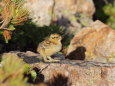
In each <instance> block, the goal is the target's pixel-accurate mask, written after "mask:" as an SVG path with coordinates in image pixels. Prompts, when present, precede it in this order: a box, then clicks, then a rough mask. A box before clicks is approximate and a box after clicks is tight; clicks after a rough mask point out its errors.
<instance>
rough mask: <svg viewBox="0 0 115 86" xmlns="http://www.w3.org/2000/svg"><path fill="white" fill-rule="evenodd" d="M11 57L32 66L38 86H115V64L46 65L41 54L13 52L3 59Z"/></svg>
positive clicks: (77, 63)
mask: <svg viewBox="0 0 115 86" xmlns="http://www.w3.org/2000/svg"><path fill="white" fill-rule="evenodd" d="M10 57H15V58H16V59H18V58H21V59H23V61H24V62H25V63H27V64H30V66H31V68H30V70H35V72H36V74H37V77H36V79H35V81H34V83H35V84H36V86H38V85H37V84H39V83H45V84H47V86H115V63H100V62H92V61H78V60H62V61H60V62H57V63H44V62H42V61H41V60H40V59H39V58H41V57H40V55H39V54H36V53H33V52H30V51H27V52H17V51H12V52H9V53H4V54H3V55H2V58H10ZM16 59H14V60H16ZM1 63H2V65H1ZM1 63H0V67H2V66H4V64H5V63H4V62H1ZM9 68H10V67H9ZM28 78H29V80H32V79H31V78H30V77H28ZM32 81H33V80H32ZM40 86H44V85H40ZM45 86H46V85H45Z"/></svg>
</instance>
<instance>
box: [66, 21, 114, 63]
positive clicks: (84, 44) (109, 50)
mask: <svg viewBox="0 0 115 86" xmlns="http://www.w3.org/2000/svg"><path fill="white" fill-rule="evenodd" d="M67 58H69V59H79V60H88V61H100V62H109V61H110V62H111V61H115V30H113V29H112V28H111V27H109V26H107V25H105V24H104V23H102V22H100V21H98V20H97V21H96V22H94V23H92V24H91V25H90V26H89V27H86V28H83V29H82V30H81V31H80V32H79V33H78V34H76V35H75V36H74V38H73V39H72V40H71V43H70V45H69V47H68V49H67Z"/></svg>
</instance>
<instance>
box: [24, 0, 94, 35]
mask: <svg viewBox="0 0 115 86" xmlns="http://www.w3.org/2000/svg"><path fill="white" fill-rule="evenodd" d="M25 1H26V2H25V6H26V7H27V8H28V10H29V11H30V14H31V15H30V17H31V18H32V20H33V22H34V23H35V24H37V25H38V26H49V25H50V24H52V23H53V24H54V23H55V24H57V25H60V26H62V27H63V29H64V30H65V29H69V30H68V31H67V32H68V33H71V34H75V33H76V32H78V31H79V30H80V29H81V27H82V26H87V25H89V24H90V23H91V22H92V16H93V14H94V12H95V7H94V4H93V1H92V0H25Z"/></svg>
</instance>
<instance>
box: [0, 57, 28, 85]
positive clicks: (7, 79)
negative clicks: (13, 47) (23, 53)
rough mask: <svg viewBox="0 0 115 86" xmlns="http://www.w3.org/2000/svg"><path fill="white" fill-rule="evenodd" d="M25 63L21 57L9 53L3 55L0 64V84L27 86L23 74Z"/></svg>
mask: <svg viewBox="0 0 115 86" xmlns="http://www.w3.org/2000/svg"><path fill="white" fill-rule="evenodd" d="M25 68H26V65H25V64H24V63H23V62H22V60H21V59H18V58H17V57H15V56H13V55H10V56H9V57H7V56H3V58H2V66H1V67H0V85H1V86H28V85H27V83H26V81H27V79H26V78H24V76H23V74H24V72H25Z"/></svg>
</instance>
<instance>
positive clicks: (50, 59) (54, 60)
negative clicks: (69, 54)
mask: <svg viewBox="0 0 115 86" xmlns="http://www.w3.org/2000/svg"><path fill="white" fill-rule="evenodd" d="M47 58H48V59H49V61H50V62H58V61H60V60H56V59H52V58H51V57H50V56H47Z"/></svg>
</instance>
